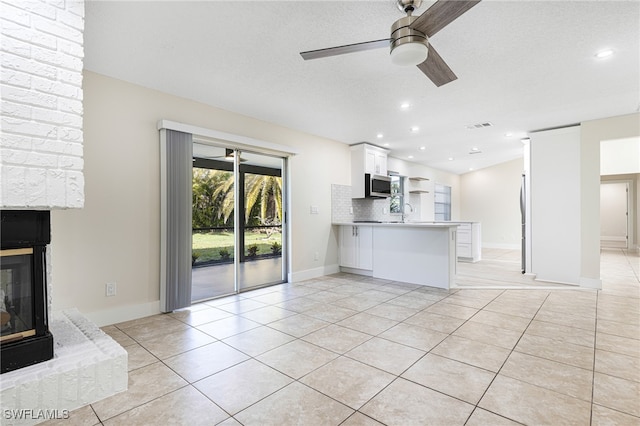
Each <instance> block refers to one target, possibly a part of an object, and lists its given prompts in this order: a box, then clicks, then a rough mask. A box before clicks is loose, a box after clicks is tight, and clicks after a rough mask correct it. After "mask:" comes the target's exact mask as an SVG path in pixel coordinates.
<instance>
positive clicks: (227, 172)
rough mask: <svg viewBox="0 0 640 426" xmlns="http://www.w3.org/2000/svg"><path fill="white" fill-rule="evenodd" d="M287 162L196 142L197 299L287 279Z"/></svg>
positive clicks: (194, 272)
mask: <svg viewBox="0 0 640 426" xmlns="http://www.w3.org/2000/svg"><path fill="white" fill-rule="evenodd" d="M285 165H286V159H285V158H282V157H277V156H270V155H265V154H259V153H255V152H250V151H245V150H243V151H239V150H237V149H233V148H229V147H224V146H215V145H211V144H208V143H199V142H194V147H193V204H192V223H193V225H192V228H193V233H192V290H191V300H192V302H199V301H203V300H209V299H212V298H216V297H221V296H225V295H229V294H234V293H238V292H241V291H243V290H247V289H251V288H256V287H261V286H266V285H271V284H277V283H282V282H284V281H286V271H287V268H286V253H287V251H286V241H287V239H286V233H287V232H286V221H285V220H284V219H285V212H286V209H285V206H286V197H287V194H286V191H285V188H286V185H285V176H286V173H285V170H286V169H285Z"/></svg>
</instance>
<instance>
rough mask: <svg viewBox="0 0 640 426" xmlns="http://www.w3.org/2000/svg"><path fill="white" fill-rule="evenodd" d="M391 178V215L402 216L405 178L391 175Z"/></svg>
mask: <svg viewBox="0 0 640 426" xmlns="http://www.w3.org/2000/svg"><path fill="white" fill-rule="evenodd" d="M389 177H390V178H391V198H390V199H389V203H390V204H389V213H391V214H402V206H404V178H403V177H402V176H400V175H394V174H392V175H389Z"/></svg>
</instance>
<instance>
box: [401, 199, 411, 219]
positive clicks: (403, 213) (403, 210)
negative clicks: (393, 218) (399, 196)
mask: <svg viewBox="0 0 640 426" xmlns="http://www.w3.org/2000/svg"><path fill="white" fill-rule="evenodd" d="M407 206H409V213H413V206H412V205H411V204H409V203H404V206H402V223H404V219H405V211H406V207H407Z"/></svg>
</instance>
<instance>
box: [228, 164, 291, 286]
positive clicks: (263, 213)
mask: <svg viewBox="0 0 640 426" xmlns="http://www.w3.org/2000/svg"><path fill="white" fill-rule="evenodd" d="M240 161H241V163H240V180H239V185H240V187H241V188H242V189H243V192H242V194H241V204H240V206H239V208H240V213H241V215H240V216H241V217H240V220H239V222H240V226H239V229H240V234H239V236H240V237H241V238H240V241H239V245H240V248H241V250H240V253H241V255H240V262H239V265H238V266H239V268H238V285H239V288H240V290H244V289H247V288H251V287H257V286H262V285H266V284H271V283H280V282H282V281H284V270H283V262H282V242H283V238H282V234H283V233H282V217H283V215H282V212H283V209H282V205H283V186H282V183H283V182H282V175H283V173H282V170H283V160H282V159H281V158H276V157H269V156H266V155H258V154H250V153H242V154H241V156H240Z"/></svg>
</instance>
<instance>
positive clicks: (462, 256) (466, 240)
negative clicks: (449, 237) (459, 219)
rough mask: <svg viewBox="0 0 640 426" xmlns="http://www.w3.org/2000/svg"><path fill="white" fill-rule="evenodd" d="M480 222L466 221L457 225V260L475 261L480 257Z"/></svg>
mask: <svg viewBox="0 0 640 426" xmlns="http://www.w3.org/2000/svg"><path fill="white" fill-rule="evenodd" d="M480 238H481V237H480V223H479V222H467V223H461V224H460V225H458V237H457V239H458V243H457V250H458V253H457V255H458V260H460V261H463V262H477V261H479V260H480V259H481V252H482V249H481V247H480V241H481V240H480Z"/></svg>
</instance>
